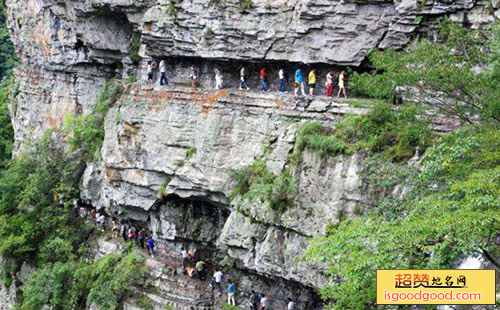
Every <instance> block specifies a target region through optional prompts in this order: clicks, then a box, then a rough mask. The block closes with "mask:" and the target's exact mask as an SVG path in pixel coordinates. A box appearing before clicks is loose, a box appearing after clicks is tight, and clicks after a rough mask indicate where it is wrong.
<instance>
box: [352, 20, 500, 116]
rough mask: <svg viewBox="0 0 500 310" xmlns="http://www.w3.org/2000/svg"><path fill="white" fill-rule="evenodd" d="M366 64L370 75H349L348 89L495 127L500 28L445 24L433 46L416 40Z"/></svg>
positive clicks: (499, 113) (498, 99)
mask: <svg viewBox="0 0 500 310" xmlns="http://www.w3.org/2000/svg"><path fill="white" fill-rule="evenodd" d="M369 58H370V61H371V63H372V64H373V66H374V69H373V71H372V72H370V73H363V74H357V73H354V74H353V77H352V81H351V84H350V86H351V88H352V90H353V91H354V92H355V93H357V94H359V95H363V96H368V97H376V98H383V99H390V98H393V97H394V96H401V95H402V96H404V97H405V98H407V99H408V100H411V101H414V102H417V103H419V104H423V105H426V106H427V107H431V108H435V109H437V110H439V111H440V112H444V113H446V114H448V115H452V116H455V117H459V118H460V119H461V120H463V121H465V122H467V123H477V121H478V118H477V117H479V118H480V119H483V120H486V121H487V122H490V121H494V122H496V123H499V122H500V88H499V87H498V85H499V84H500V24H495V25H493V26H492V27H491V28H490V31H489V32H488V33H484V32H482V31H480V30H468V29H466V28H463V27H460V26H459V25H457V24H455V23H452V22H449V21H445V22H443V24H442V27H441V30H440V32H439V42H437V43H436V42H431V41H429V40H420V41H418V42H416V43H415V44H413V45H411V46H409V47H408V48H407V49H406V50H404V51H402V52H396V51H394V50H387V51H374V52H372V53H371V54H370V57H369Z"/></svg>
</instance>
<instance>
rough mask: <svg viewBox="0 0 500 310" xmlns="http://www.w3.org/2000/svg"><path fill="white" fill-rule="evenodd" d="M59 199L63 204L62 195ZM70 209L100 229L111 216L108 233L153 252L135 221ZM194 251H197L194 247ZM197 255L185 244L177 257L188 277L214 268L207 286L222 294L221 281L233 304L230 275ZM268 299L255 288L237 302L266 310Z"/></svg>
mask: <svg viewBox="0 0 500 310" xmlns="http://www.w3.org/2000/svg"><path fill="white" fill-rule="evenodd" d="M60 203H61V204H63V202H62V199H60ZM73 212H74V213H75V216H78V217H81V218H83V219H84V220H86V221H89V222H92V223H93V224H94V225H95V226H96V227H98V228H99V229H100V230H101V231H102V232H103V233H106V232H107V230H108V226H109V222H108V221H109V220H111V233H112V236H113V238H119V237H120V236H121V237H122V238H123V241H125V242H129V241H130V242H132V243H133V244H135V245H136V246H138V247H139V248H141V249H147V250H148V253H149V255H150V256H151V257H154V255H155V240H154V239H153V236H152V234H151V233H148V232H147V231H146V229H144V228H142V227H139V226H137V225H132V224H129V223H126V222H121V223H120V224H119V223H118V221H117V220H116V219H115V218H112V217H110V216H108V215H107V214H106V213H105V212H104V211H101V210H98V209H96V208H93V207H91V206H87V205H84V204H80V203H79V202H78V201H77V200H74V202H73ZM194 252H196V251H194ZM195 257H196V255H195V254H194V253H193V251H188V250H187V249H186V248H184V247H182V248H181V251H180V260H181V264H182V268H183V273H184V274H185V275H188V276H189V277H191V278H197V279H198V280H200V281H205V280H206V279H207V275H208V272H209V271H210V270H214V272H213V275H212V279H211V283H210V286H211V288H212V293H213V292H215V290H218V292H219V296H222V293H223V286H224V282H226V284H227V286H225V287H226V289H227V303H228V304H229V305H233V306H236V305H237V302H236V291H237V286H236V282H235V281H233V280H232V279H228V280H227V281H224V273H223V271H222V268H221V267H220V266H217V267H215V269H212V268H210V267H209V266H208V264H207V263H206V262H205V261H203V260H201V259H196V258H195ZM270 302H271V296H270V294H258V293H256V292H255V291H254V290H252V291H251V292H250V295H249V297H248V299H247V300H246V301H242V302H240V305H243V304H247V305H248V306H249V307H250V309H252V310H267V309H269V308H268V307H269V304H270ZM295 308H296V303H295V302H294V301H293V300H292V299H291V298H288V301H287V308H286V309H287V310H295Z"/></svg>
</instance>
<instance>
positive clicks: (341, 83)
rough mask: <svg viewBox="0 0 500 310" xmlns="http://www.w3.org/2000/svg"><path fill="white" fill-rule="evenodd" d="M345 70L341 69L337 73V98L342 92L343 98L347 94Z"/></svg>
mask: <svg viewBox="0 0 500 310" xmlns="http://www.w3.org/2000/svg"><path fill="white" fill-rule="evenodd" d="M344 75H345V71H344V70H342V72H340V75H339V93H338V94H337V98H340V94H344V98H347V94H346V91H345V76H344Z"/></svg>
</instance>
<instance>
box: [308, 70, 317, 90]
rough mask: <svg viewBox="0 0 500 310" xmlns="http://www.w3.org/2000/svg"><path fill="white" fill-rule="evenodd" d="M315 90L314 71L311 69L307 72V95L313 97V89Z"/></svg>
mask: <svg viewBox="0 0 500 310" xmlns="http://www.w3.org/2000/svg"><path fill="white" fill-rule="evenodd" d="M315 88H316V70H314V69H312V70H311V72H309V95H311V96H314V89H315Z"/></svg>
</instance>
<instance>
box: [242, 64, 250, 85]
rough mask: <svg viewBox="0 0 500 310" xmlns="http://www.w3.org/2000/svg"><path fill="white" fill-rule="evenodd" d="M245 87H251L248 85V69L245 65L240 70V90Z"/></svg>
mask: <svg viewBox="0 0 500 310" xmlns="http://www.w3.org/2000/svg"><path fill="white" fill-rule="evenodd" d="M243 89H246V90H249V89H250V88H249V87H248V83H247V71H246V69H245V67H241V70H240V90H243Z"/></svg>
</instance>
